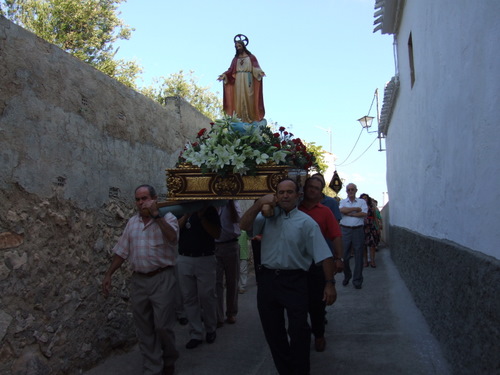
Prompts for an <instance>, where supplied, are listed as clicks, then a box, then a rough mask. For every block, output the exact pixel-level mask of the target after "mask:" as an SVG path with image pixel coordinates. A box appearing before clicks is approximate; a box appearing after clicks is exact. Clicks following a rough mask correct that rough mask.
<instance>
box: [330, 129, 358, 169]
mask: <svg viewBox="0 0 500 375" xmlns="http://www.w3.org/2000/svg"><path fill="white" fill-rule="evenodd" d="M361 133H363V128H361V131H360V132H359V135H358V139H356V143H354V146H352V149H351V152H349V155H347V157H346V158H345V159H344V160H343V161H342V163H340V164H335V165H336V166H337V167H338V166H340V165H343V164H344V163H345V162H346V161H347V160H349V157H350V156H351V154H352V152H353V151H354V149H355V148H356V145H357V144H358V142H359V139H360V138H361Z"/></svg>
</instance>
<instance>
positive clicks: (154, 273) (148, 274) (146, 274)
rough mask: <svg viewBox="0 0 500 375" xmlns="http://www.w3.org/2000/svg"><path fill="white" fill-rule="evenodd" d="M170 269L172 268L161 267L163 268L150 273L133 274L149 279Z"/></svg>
mask: <svg viewBox="0 0 500 375" xmlns="http://www.w3.org/2000/svg"><path fill="white" fill-rule="evenodd" d="M170 267H172V266H166V267H163V268H158V269H157V270H154V271H151V272H135V273H136V274H137V275H141V276H146V277H151V276H154V275H156V274H159V273H160V272H163V271H165V270H166V269H167V268H170Z"/></svg>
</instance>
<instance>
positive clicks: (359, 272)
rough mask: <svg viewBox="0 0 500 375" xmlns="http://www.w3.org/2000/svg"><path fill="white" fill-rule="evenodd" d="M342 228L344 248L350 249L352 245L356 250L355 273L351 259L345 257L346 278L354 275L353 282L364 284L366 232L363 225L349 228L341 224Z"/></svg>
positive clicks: (356, 284)
mask: <svg viewBox="0 0 500 375" xmlns="http://www.w3.org/2000/svg"><path fill="white" fill-rule="evenodd" d="M340 229H341V230H342V245H343V247H344V249H349V248H350V247H351V245H352V249H353V251H354V275H353V272H352V270H351V265H350V263H351V262H350V259H349V257H348V256H346V257H345V259H344V278H345V279H350V278H351V277H352V284H353V285H355V286H361V284H363V249H364V247H365V232H364V229H363V226H360V227H359V228H354V229H353V228H347V227H344V226H342V225H341V226H340Z"/></svg>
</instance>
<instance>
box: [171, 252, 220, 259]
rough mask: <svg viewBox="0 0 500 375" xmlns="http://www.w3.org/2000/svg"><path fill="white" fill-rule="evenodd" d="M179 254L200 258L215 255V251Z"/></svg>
mask: <svg viewBox="0 0 500 375" xmlns="http://www.w3.org/2000/svg"><path fill="white" fill-rule="evenodd" d="M179 255H183V256H185V257H192V258H199V257H208V256H210V255H214V252H213V251H209V252H207V253H179Z"/></svg>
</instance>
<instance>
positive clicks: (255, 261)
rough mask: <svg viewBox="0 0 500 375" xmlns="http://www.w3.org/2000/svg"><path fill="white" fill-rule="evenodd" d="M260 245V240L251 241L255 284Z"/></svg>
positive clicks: (257, 276) (257, 278) (257, 277)
mask: <svg viewBox="0 0 500 375" xmlns="http://www.w3.org/2000/svg"><path fill="white" fill-rule="evenodd" d="M260 243H261V241H260V240H252V254H253V266H254V267H255V279H256V280H257V282H259V272H258V271H259V266H260Z"/></svg>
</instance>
